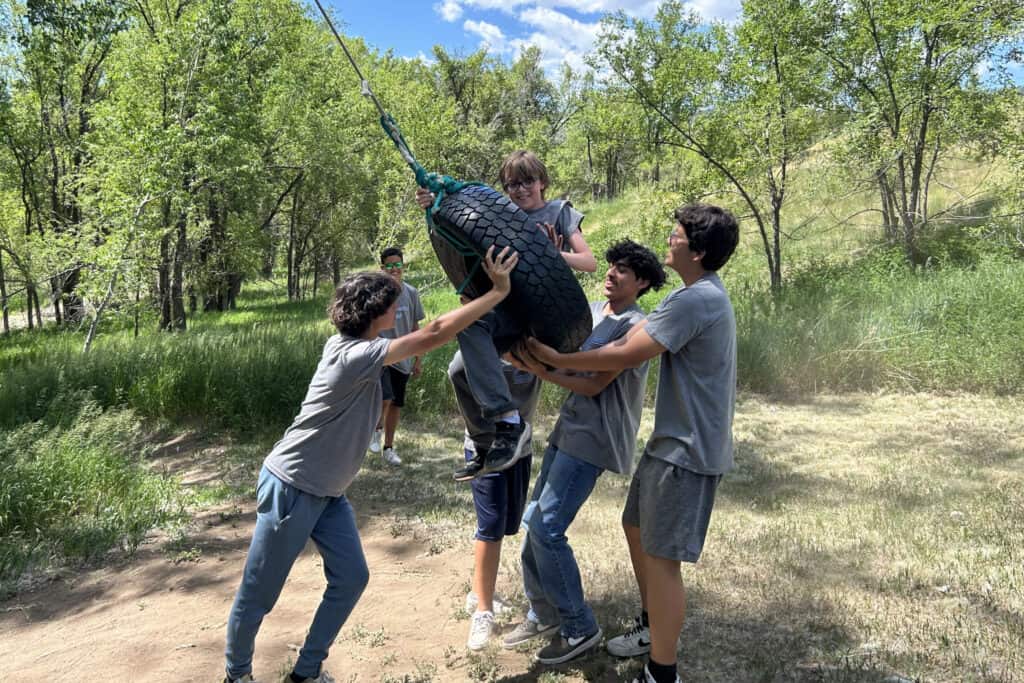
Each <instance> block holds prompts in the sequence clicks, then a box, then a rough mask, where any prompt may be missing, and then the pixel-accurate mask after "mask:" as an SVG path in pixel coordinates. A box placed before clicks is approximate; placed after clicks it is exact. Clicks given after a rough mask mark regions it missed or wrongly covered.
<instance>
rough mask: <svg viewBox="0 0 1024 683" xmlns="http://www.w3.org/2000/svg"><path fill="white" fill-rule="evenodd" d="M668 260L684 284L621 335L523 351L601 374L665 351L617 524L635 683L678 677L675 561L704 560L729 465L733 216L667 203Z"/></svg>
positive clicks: (681, 600) (679, 594) (622, 643)
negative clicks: (639, 666) (726, 279)
mask: <svg viewBox="0 0 1024 683" xmlns="http://www.w3.org/2000/svg"><path fill="white" fill-rule="evenodd" d="M675 219H676V224H675V227H674V228H673V230H672V232H671V233H670V234H669V236H668V254H667V256H666V258H665V264H666V265H667V266H669V267H670V268H672V269H673V270H674V271H676V273H678V274H679V276H680V277H681V278H682V280H683V286H682V287H679V288H678V289H676V290H674V291H672V292H671V293H670V294H669V295H668V296H667V297H665V299H664V300H663V301H662V302H661V303H660V304H659V305H658V307H657V308H656V309H655V310H654V311H653V312H652V313H651V314H650V315H649V316H648V317H647V320H646V322H644V323H640V324H638V325H636V326H634V327H633V329H632V330H631V331H630V332H629V334H627V335H626V336H625V337H624V338H622V339H621V340H619V341H618V342H615V343H614V344H608V345H606V346H602V347H601V348H598V349H593V350H590V351H583V352H580V353H571V354H559V353H557V352H555V351H554V350H553V349H551V348H550V347H547V346H545V345H543V344H540V343H539V342H537V341H536V340H530V341H529V343H528V347H529V349H530V352H531V353H532V354H533V355H534V356H535V357H536V358H537V359H538V360H539V361H541V362H543V363H546V364H548V365H551V366H554V367H559V368H575V369H578V370H591V371H607V370H619V369H622V368H628V367H635V366H636V365H639V364H640V363H643V362H644V361H647V360H650V359H651V358H654V357H655V356H658V355H660V356H661V369H660V371H659V375H658V392H657V398H656V399H655V414H654V430H653V432H652V433H651V436H650V438H649V439H648V441H647V446H646V448H645V449H644V454H643V456H642V457H641V459H640V463H639V464H638V466H637V470H636V472H635V473H634V475H633V480H632V482H631V484H630V487H629V493H628V495H627V497H626V505H625V508H624V509H623V512H622V526H623V530H624V532H625V534H626V541H627V544H628V545H629V555H630V560H631V561H632V564H633V572H634V574H635V576H636V581H637V586H638V588H639V590H640V602H641V608H642V613H641V616H640V617H639V624H638V625H639V628H638V629H634V630H633V631H631V632H630V633H627V634H625V635H624V636H620V637H619V638H613V639H612V640H611V641H609V643H608V649H609V651H610V652H612V654H620V653H624V654H632V655H637V654H642V653H644V652H649V653H650V658H649V661H648V662H647V664H646V666H645V667H644V670H643V672H642V673H641V674H640V675H639V676H638V677H637V679H636V681H637V682H638V683H671V682H672V681H679V677H678V674H677V673H676V643H677V640H678V638H679V634H680V632H681V630H682V626H683V620H684V618H685V609H686V603H685V599H686V594H685V591H684V588H683V584H682V580H681V577H680V574H679V570H680V563H681V562H693V563H695V562H696V561H697V559H698V558H699V557H700V553H701V550H702V549H703V546H704V538H705V536H706V534H707V529H708V523H709V522H710V519H711V509H712V506H713V504H714V500H715V490H716V488H717V487H718V482H719V480H720V479H721V477H722V474H723V473H725V472H726V471H728V470H729V469H730V468H731V467H732V462H733V457H732V421H733V413H734V407H735V399H736V320H735V317H734V315H733V309H732V304H731V303H730V301H729V295H728V294H727V293H726V291H725V287H724V286H723V285H722V281H721V280H720V279H719V278H718V275H717V271H718V269H719V268H721V267H722V266H724V265H725V264H726V263H727V262H728V260H729V257H730V256H731V255H732V253H733V251H734V250H735V248H736V244H737V242H738V241H739V228H738V226H737V224H736V219H735V218H733V216H732V214H730V213H729V212H727V211H725V210H723V209H721V208H718V207H716V206H710V205H706V204H690V205H687V206H682V207H680V208H678V209H676V211H675Z"/></svg>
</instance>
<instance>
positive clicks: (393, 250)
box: [380, 247, 405, 265]
mask: <svg viewBox="0 0 1024 683" xmlns="http://www.w3.org/2000/svg"><path fill="white" fill-rule="evenodd" d="M392 256H397V257H398V258H400V259H404V258H405V256H403V255H402V250H401V249H399V248H398V247H388V248H387V249H385V250H384V251H382V252H380V263H381V265H384V261H386V260H387V259H388V258H390V257H392Z"/></svg>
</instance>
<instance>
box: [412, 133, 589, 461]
mask: <svg viewBox="0 0 1024 683" xmlns="http://www.w3.org/2000/svg"><path fill="white" fill-rule="evenodd" d="M498 176H499V180H500V181H501V185H502V187H503V189H504V190H505V192H506V194H508V196H509V199H511V200H512V202H513V203H515V204H516V206H518V207H519V208H520V209H522V210H523V211H525V212H526V214H527V215H528V216H529V219H530V222H529V223H527V225H528V226H535V227H536V228H537V229H538V230H543V231H545V232H546V233H547V235H548V237H550V239H551V241H552V242H553V243H554V244H555V246H556V247H558V249H559V251H561V252H562V257H563V258H564V259H565V261H566V263H567V264H568V265H569V266H570V267H571V268H573V269H575V270H581V271H585V272H588V273H592V272H594V271H595V270H597V261H596V260H595V259H594V255H593V253H592V252H591V251H590V247H589V246H588V245H587V242H586V240H584V239H583V233H582V232H580V223H581V222H582V221H583V214H581V213H580V212H578V211H576V210H575V209H573V208H572V205H571V204H570V203H569V202H567V201H561V200H555V201H548V200H546V199H545V198H544V191H545V190H546V189H547V187H548V184H549V179H548V172H547V168H546V167H545V166H544V164H543V163H541V161H540V159H538V158H537V156H536V155H534V154H533V153H532V152H527V151H524V150H520V151H517V152H513V153H512V154H510V155H509V156H507V157H506V158H505V160H504V161H503V162H502V164H501V169H500V171H499V173H498ZM416 201H417V203H418V204H419V205H420V206H421V207H423V208H428V207H429V206H430V205H431V204H433V201H434V195H433V194H432V193H431V192H429V191H428V190H425V189H423V188H420V189H417V191H416ZM523 333H524V330H523V327H522V326H521V325H520V324H519V322H518V321H517V320H516V318H515V317H514V316H513V315H511V314H510V312H509V311H508V310H507V308H506V307H504V306H499V307H497V308H495V310H494V311H492V312H491V313H489V314H488V315H486V316H484V317H483V318H481V319H480V320H478V321H477V322H476V323H474V324H473V325H471V326H470V327H469V328H467V329H465V330H464V331H463V332H461V333H460V334H459V336H458V340H459V351H458V353H456V355H455V358H453V359H452V363H451V365H450V366H449V369H448V373H449V376H450V377H451V379H452V384H453V386H454V387H455V396H456V400H457V401H458V403H459V408H460V410H461V412H462V415H463V417H464V418H465V419H466V428H467V430H468V431H469V433H470V436H471V438H472V442H473V446H474V448H473V453H472V456H471V457H470V459H469V460H468V461H467V462H466V465H465V466H464V467H462V468H460V469H459V470H457V471H456V472H455V473H454V475H453V477H454V479H455V480H456V481H469V480H471V479H474V478H476V477H478V476H481V475H484V474H490V473H493V472H499V471H502V470H505V469H508V468H509V467H511V466H512V464H513V463H514V462H515V461H516V460H518V459H520V458H522V457H523V455H524V454H525V453H526V452H527V450H528V448H529V441H530V437H531V430H530V426H529V424H528V423H527V422H526V421H525V420H523V419H522V417H521V415H520V413H519V406H518V405H517V404H516V402H515V401H514V400H513V397H512V392H511V390H510V388H509V385H508V382H507V381H506V377H505V368H504V366H503V361H502V360H501V355H502V354H504V353H505V352H507V351H508V350H509V349H511V348H512V345H513V344H514V343H515V342H517V341H519V340H520V339H521V338H522V336H523ZM534 382H535V384H536V387H535V388H534V389H533V391H536V390H539V386H540V384H539V381H537V380H534ZM526 393H529V392H526ZM477 413H479V415H480V416H481V417H482V419H483V421H484V422H485V423H486V426H487V427H489V428H488V429H483V430H481V429H480V425H479V424H478V423H476V422H475V421H474V420H472V419H471V416H473V415H475V414H477Z"/></svg>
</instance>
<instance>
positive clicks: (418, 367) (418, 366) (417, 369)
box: [412, 356, 423, 377]
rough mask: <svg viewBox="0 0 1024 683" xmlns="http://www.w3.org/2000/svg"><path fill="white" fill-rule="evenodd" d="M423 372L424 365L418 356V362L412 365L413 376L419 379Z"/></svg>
mask: <svg viewBox="0 0 1024 683" xmlns="http://www.w3.org/2000/svg"><path fill="white" fill-rule="evenodd" d="M422 372H423V363H422V361H420V357H419V356H416V362H414V363H413V364H412V376H413V377H419V376H420V374H421V373H422Z"/></svg>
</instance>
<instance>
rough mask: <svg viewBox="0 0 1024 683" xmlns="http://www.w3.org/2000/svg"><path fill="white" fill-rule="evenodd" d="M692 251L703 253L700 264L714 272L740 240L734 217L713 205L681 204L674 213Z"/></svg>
mask: <svg viewBox="0 0 1024 683" xmlns="http://www.w3.org/2000/svg"><path fill="white" fill-rule="evenodd" d="M674 215H675V219H676V220H677V221H678V222H679V224H680V225H682V226H683V230H684V231H685V232H686V239H687V240H689V242H690V250H691V251H700V252H704V256H703V257H702V258H701V260H700V265H701V266H703V268H704V270H711V271H715V270H718V269H719V268H721V267H722V266H724V265H725V264H726V263H728V262H729V257H730V256H732V253H733V252H734V251H735V250H736V245H737V244H739V241H740V227H739V224H738V223H737V222H736V217H735V216H733V215H732V214H731V213H729V212H728V211H726V210H725V209H723V208H721V207H719V206H714V205H713V204H684V205H683V206H680V207H679V208H678V209H676V210H675V212H674Z"/></svg>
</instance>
